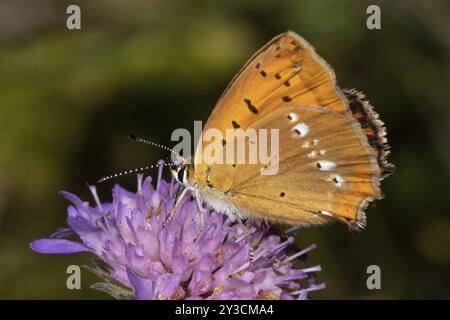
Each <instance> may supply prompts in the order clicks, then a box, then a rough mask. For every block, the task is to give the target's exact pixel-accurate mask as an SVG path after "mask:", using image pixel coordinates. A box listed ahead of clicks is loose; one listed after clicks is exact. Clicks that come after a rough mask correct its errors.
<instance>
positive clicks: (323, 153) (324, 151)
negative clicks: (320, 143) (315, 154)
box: [319, 149, 327, 156]
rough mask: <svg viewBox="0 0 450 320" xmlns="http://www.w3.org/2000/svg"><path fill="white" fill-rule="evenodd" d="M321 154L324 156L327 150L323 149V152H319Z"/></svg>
mask: <svg viewBox="0 0 450 320" xmlns="http://www.w3.org/2000/svg"><path fill="white" fill-rule="evenodd" d="M319 153H320V155H321V156H324V155H325V153H327V150H323V149H322V150H320V151H319Z"/></svg>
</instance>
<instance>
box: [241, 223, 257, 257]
mask: <svg viewBox="0 0 450 320" xmlns="http://www.w3.org/2000/svg"><path fill="white" fill-rule="evenodd" d="M236 219H237V221H238V222H239V224H240V225H241V228H242V231H243V232H244V235H245V237H246V241H247V246H248V255H249V259H250V262H253V261H254V259H255V255H254V254H255V251H254V249H253V247H252V242H251V239H250V231H249V230H248V228H247V226H246V225H245V224H244V222H243V221H242V219H241V218H240V217H239V216H236Z"/></svg>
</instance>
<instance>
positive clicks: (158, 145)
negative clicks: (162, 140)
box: [128, 133, 180, 157]
mask: <svg viewBox="0 0 450 320" xmlns="http://www.w3.org/2000/svg"><path fill="white" fill-rule="evenodd" d="M128 138H130V140H132V141H134V142H138V143H145V144H149V145H151V146H154V147H157V148H161V149H164V150H167V151H170V152H172V153H173V154H174V155H176V156H177V157H180V155H179V154H178V153H177V152H175V150H173V149H171V148H169V147H166V146H163V145H161V144H158V143H155V142H153V141H150V140H147V139H144V138H141V137H138V136H135V135H134V134H132V133H130V134H129V135H128Z"/></svg>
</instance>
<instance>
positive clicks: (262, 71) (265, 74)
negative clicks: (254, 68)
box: [259, 70, 267, 77]
mask: <svg viewBox="0 0 450 320" xmlns="http://www.w3.org/2000/svg"><path fill="white" fill-rule="evenodd" d="M259 73H260V74H261V75H262V76H263V77H267V72H265V71H264V70H261V71H260V72H259Z"/></svg>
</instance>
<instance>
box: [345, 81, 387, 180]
mask: <svg viewBox="0 0 450 320" xmlns="http://www.w3.org/2000/svg"><path fill="white" fill-rule="evenodd" d="M343 92H344V95H345V96H346V98H347V100H348V104H349V107H350V111H351V112H352V115H353V117H354V118H355V119H356V120H358V122H359V123H360V125H361V128H362V130H363V131H364V133H365V134H366V136H367V139H368V141H369V144H370V146H371V147H372V148H373V149H374V151H375V153H376V155H377V159H378V164H379V165H380V168H381V179H384V178H385V177H387V176H388V175H390V174H392V173H393V172H394V170H395V166H394V165H393V164H391V163H389V162H387V160H386V158H387V156H388V155H389V153H390V147H389V145H388V143H387V138H386V128H385V126H384V122H383V121H382V120H381V119H380V117H379V115H378V113H376V112H375V111H374V109H373V107H372V105H371V104H370V103H369V101H368V100H367V98H366V96H365V95H364V93H362V92H360V91H357V90H355V89H350V90H348V89H344V90H343Z"/></svg>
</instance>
